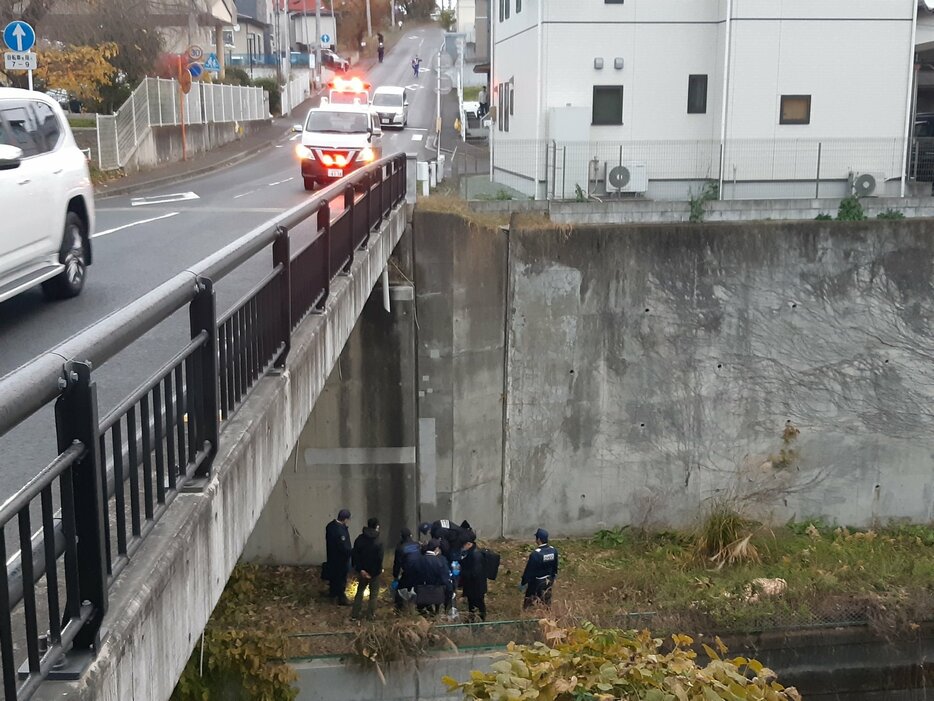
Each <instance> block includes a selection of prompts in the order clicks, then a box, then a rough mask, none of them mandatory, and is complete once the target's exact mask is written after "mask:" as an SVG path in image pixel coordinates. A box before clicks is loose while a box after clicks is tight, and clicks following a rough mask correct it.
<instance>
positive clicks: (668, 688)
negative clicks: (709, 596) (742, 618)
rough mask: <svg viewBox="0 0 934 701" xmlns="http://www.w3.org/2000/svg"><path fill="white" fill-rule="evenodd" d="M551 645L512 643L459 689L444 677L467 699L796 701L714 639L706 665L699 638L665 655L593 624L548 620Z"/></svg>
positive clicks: (633, 636)
mask: <svg viewBox="0 0 934 701" xmlns="http://www.w3.org/2000/svg"><path fill="white" fill-rule="evenodd" d="M542 628H543V637H544V638H545V642H544V643H543V642H537V643H535V644H534V645H516V644H514V643H510V644H509V646H508V648H507V652H506V653H504V654H503V655H502V656H501V657H502V659H500V660H498V661H496V662H494V663H493V664H492V665H491V670H490V671H489V672H479V671H475V672H472V673H471V675H470V679H469V680H467V681H464V682H458V681H457V680H455V679H452V678H451V677H445V678H444V682H445V684H446V685H447V687H448V689H449V690H450V691H460V692H461V693H462V694H463V697H464V698H465V699H520V700H521V699H553V700H554V701H583V700H585V699H586V700H588V701H589V700H593V701H613V700H614V699H644V700H645V701H669V700H670V701H676V700H678V699H680V700H683V701H703V700H704V699H722V698H729V699H733V700H734V701H742V700H744V699H756V700H763V701H782V700H783V699H790V700H798V699H800V698H801V696H800V694H799V693H798V692H797V690H796V689H795V688H794V687H788V688H787V689H786V688H785V687H784V686H782V685H781V684H779V683H778V681H777V678H776V675H775V673H774V672H773V671H772V670H770V669H768V668H767V667H764V666H763V665H762V664H761V663H760V662H758V661H757V660H751V659H746V658H745V657H732V658H730V657H727V654H726V653H727V652H728V650H727V647H726V645H724V644H723V642H722V641H721V640H720V638H716V641H715V645H716V647H717V649H716V650H714V649H713V648H711V647H710V646H708V645H703V649H704V652H705V653H706V655H707V656H708V657H709V658H710V659H709V662H708V663H707V664H706V665H704V666H701V665H700V664H698V662H697V653H696V652H694V650H693V649H692V648H691V645H693V644H694V640H693V638H691V637H690V636H688V635H672V636H671V643H672V644H671V645H670V646H666V647H665V648H663V644H664V642H665V641H663V640H662V639H660V638H653V637H652V635H651V634H650V633H649V631H647V630H644V631H642V632H637V631H632V630H619V629H601V628H597V627H596V626H595V625H593V624H592V623H584V624H582V625H581V626H579V627H575V628H563V627H561V626H559V625H558V624H556V623H555V622H554V621H547V620H544V621H542Z"/></svg>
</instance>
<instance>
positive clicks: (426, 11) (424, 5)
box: [399, 0, 436, 19]
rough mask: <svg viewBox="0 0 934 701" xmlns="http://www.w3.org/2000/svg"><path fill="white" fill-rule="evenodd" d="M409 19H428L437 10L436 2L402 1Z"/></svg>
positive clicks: (427, 0)
mask: <svg viewBox="0 0 934 701" xmlns="http://www.w3.org/2000/svg"><path fill="white" fill-rule="evenodd" d="M399 5H401V6H402V8H403V9H404V10H405V16H406V18H407V19H428V18H429V17H430V16H431V13H432V11H433V10H434V9H435V7H436V5H435V0H400V2H399Z"/></svg>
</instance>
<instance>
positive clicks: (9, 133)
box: [0, 88, 94, 302]
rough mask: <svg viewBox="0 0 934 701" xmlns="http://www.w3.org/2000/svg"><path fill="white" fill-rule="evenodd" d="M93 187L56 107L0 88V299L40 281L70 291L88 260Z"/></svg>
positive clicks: (64, 293)
mask: <svg viewBox="0 0 934 701" xmlns="http://www.w3.org/2000/svg"><path fill="white" fill-rule="evenodd" d="M93 229H94V191H93V189H92V187H91V177H90V174H89V173H88V164H87V160H86V159H85V157H84V154H83V153H82V152H81V150H80V149H79V148H78V147H77V145H76V144H75V139H74V137H73V136H72V133H71V128H70V127H69V126H68V121H67V120H66V119H65V115H64V113H63V112H62V109H61V107H59V106H58V104H57V103H56V102H55V101H54V100H52V99H51V98H49V97H47V96H46V95H43V94H42V93H37V92H31V91H29V90H17V89H15V88H0V302H2V301H4V300H6V299H9V298H10V297H13V296H14V295H16V294H19V293H20V292H22V291H24V290H27V289H29V288H30V287H33V286H34V285H37V284H39V283H42V289H43V291H44V292H45V294H46V295H47V296H48V297H51V298H54V299H65V298H68V297H74V296H76V295H78V294H79V293H80V292H81V288H82V287H84V280H85V277H86V274H87V266H88V265H90V264H91V232H92V231H93Z"/></svg>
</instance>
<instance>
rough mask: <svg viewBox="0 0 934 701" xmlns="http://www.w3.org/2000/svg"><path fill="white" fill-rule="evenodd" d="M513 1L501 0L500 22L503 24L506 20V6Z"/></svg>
mask: <svg viewBox="0 0 934 701" xmlns="http://www.w3.org/2000/svg"><path fill="white" fill-rule="evenodd" d="M510 2H511V0H499V21H500V22H502V21H503V20H504V19H505V18H506V5H507V4H509V3H510Z"/></svg>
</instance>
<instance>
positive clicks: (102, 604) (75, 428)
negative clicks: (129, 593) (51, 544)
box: [55, 362, 108, 650]
mask: <svg viewBox="0 0 934 701" xmlns="http://www.w3.org/2000/svg"><path fill="white" fill-rule="evenodd" d="M64 369H65V378H66V385H65V389H64V391H63V392H62V394H61V396H60V397H59V398H58V399H57V400H56V402H55V428H56V433H57V438H58V450H59V452H60V453H62V452H64V451H65V450H67V448H68V447H69V446H70V445H72V443H74V441H80V442H81V444H82V445H84V448H85V452H84V456H83V457H82V458H81V460H80V461H78V462H77V463H76V464H75V466H74V468H73V469H72V472H71V474H72V485H71V494H72V498H73V502H72V503H73V511H74V524H75V525H74V538H75V540H76V541H77V542H76V548H75V550H74V555H73V558H74V562H68V560H70V559H72V557H69V555H68V551H67V550H66V561H65V568H66V571H68V570H71V569H72V568H74V570H76V571H77V574H78V582H77V584H78V591H77V597H75V596H73V595H72V594H71V593H69V600H68V601H67V602H66V611H67V612H66V616H68V617H70V618H77V617H78V616H79V615H80V611H81V609H82V608H84V607H85V606H87V605H90V606H92V607H93V613H92V615H91V616H90V618H89V619H88V621H87V622H86V623H85V624H84V626H83V627H82V629H81V631H80V632H79V633H78V634H77V636H76V637H75V640H74V649H75V650H89V649H95V650H96V649H98V648H99V647H100V627H101V621H102V619H103V618H104V614H105V613H106V612H107V603H108V595H107V561H106V554H105V553H106V551H105V549H104V548H105V545H104V517H105V516H104V504H105V502H104V490H103V480H102V475H101V465H100V453H99V449H98V444H99V436H98V433H99V427H100V424H99V418H98V411H97V385H96V384H95V382H94V381H93V380H92V379H91V366H90V365H89V364H88V363H77V362H68V363H65V368H64ZM63 508H65V507H64V506H63ZM66 519H67V516H66ZM75 599H77V600H75Z"/></svg>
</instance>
